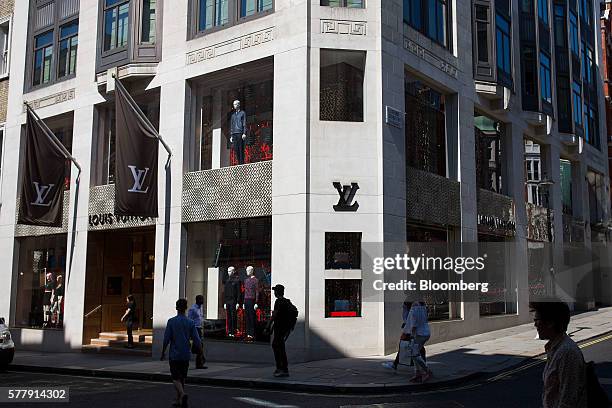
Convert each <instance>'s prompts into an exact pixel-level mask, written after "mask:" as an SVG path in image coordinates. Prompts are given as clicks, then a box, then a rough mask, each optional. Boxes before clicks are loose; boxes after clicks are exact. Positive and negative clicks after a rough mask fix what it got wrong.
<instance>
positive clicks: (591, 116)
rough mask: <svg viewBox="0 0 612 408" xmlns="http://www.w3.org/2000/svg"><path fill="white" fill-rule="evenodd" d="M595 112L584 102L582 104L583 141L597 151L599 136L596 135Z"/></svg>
mask: <svg viewBox="0 0 612 408" xmlns="http://www.w3.org/2000/svg"><path fill="white" fill-rule="evenodd" d="M595 118H596V115H595V110H594V109H593V107H592V106H590V105H589V104H587V103H586V102H585V104H584V139H585V140H586V142H587V143H588V144H590V145H591V146H595V147H596V148H597V149H599V148H600V147H599V136H598V134H597V123H596V121H595Z"/></svg>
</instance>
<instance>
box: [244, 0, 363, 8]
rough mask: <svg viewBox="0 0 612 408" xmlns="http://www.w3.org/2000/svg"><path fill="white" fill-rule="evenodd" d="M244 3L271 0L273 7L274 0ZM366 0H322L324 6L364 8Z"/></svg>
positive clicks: (250, 0)
mask: <svg viewBox="0 0 612 408" xmlns="http://www.w3.org/2000/svg"><path fill="white" fill-rule="evenodd" d="M241 1H242V2H243V3H244V2H246V3H251V2H255V1H257V2H263V3H266V2H269V3H270V8H272V0H241ZM364 3H365V0H321V5H322V6H327V7H348V8H364V7H365V4H364Z"/></svg>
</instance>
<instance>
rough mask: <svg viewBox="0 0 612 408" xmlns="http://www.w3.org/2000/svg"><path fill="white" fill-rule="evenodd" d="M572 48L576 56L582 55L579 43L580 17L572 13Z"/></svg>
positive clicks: (570, 14)
mask: <svg viewBox="0 0 612 408" xmlns="http://www.w3.org/2000/svg"><path fill="white" fill-rule="evenodd" d="M569 16H570V48H571V49H572V52H573V53H574V55H575V56H577V57H578V56H579V55H580V43H579V42H578V17H577V16H576V13H574V12H573V11H570V13H569Z"/></svg>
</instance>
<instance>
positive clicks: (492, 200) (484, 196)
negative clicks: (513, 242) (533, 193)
mask: <svg viewBox="0 0 612 408" xmlns="http://www.w3.org/2000/svg"><path fill="white" fill-rule="evenodd" d="M478 215H480V216H486V217H494V218H496V219H498V220H500V221H502V222H505V223H511V224H512V225H513V226H514V228H511V227H510V226H509V225H508V227H507V228H498V227H493V226H491V225H481V224H479V225H478V229H479V231H481V232H489V233H493V234H496V235H508V236H512V235H514V233H515V230H516V217H515V211H514V201H513V200H512V198H510V197H508V196H505V195H503V194H497V193H495V192H493V191H489V190H485V189H482V188H481V189H479V190H478Z"/></svg>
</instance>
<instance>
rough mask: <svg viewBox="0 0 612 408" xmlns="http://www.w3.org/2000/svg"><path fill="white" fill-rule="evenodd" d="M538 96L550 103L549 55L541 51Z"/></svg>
mask: <svg viewBox="0 0 612 408" xmlns="http://www.w3.org/2000/svg"><path fill="white" fill-rule="evenodd" d="M540 97H541V98H542V101H544V102H547V103H552V90H551V82H550V57H548V55H546V54H544V53H543V52H541V53H540Z"/></svg>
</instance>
